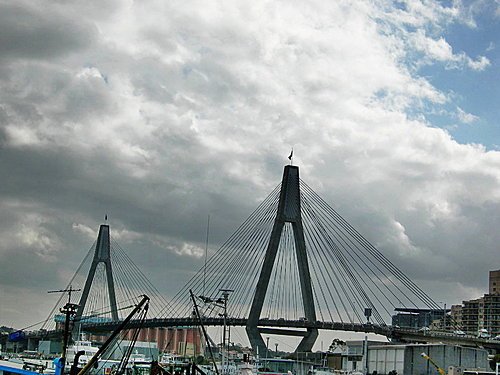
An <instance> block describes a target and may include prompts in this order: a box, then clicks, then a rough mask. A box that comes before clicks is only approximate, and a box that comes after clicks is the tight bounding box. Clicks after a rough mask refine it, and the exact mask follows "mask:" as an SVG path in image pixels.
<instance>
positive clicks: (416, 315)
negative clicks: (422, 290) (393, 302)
mask: <svg viewBox="0 0 500 375" xmlns="http://www.w3.org/2000/svg"><path fill="white" fill-rule="evenodd" d="M394 311H395V312H396V314H395V315H393V316H392V326H393V327H396V326H397V327H400V328H413V329H420V328H423V327H430V326H431V325H432V324H433V323H434V322H435V321H436V320H439V321H440V322H441V321H442V320H443V316H444V315H445V313H446V312H447V310H446V311H445V310H444V309H416V308H396V309H394Z"/></svg>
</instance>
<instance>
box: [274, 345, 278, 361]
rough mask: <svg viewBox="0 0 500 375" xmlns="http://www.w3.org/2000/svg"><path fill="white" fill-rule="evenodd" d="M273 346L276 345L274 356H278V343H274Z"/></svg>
mask: <svg viewBox="0 0 500 375" xmlns="http://www.w3.org/2000/svg"><path fill="white" fill-rule="evenodd" d="M274 346H275V347H276V357H277V356H278V343H277V342H276V343H274Z"/></svg>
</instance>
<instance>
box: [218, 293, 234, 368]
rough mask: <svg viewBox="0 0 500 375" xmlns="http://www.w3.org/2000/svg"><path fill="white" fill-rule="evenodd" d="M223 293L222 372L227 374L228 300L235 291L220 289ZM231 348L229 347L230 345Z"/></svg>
mask: <svg viewBox="0 0 500 375" xmlns="http://www.w3.org/2000/svg"><path fill="white" fill-rule="evenodd" d="M219 290H220V291H221V292H222V299H223V301H222V302H223V304H224V305H223V306H224V315H223V318H224V329H223V333H222V370H223V371H224V373H227V371H228V365H229V363H227V365H226V366H225V367H224V364H225V363H226V362H228V358H227V357H228V350H226V349H228V348H226V330H227V299H228V297H229V292H232V291H233V290H231V289H219ZM228 346H229V345H228Z"/></svg>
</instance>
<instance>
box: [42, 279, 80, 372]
mask: <svg viewBox="0 0 500 375" xmlns="http://www.w3.org/2000/svg"><path fill="white" fill-rule="evenodd" d="M80 290H81V289H73V287H72V286H71V285H70V286H69V288H68V289H61V290H49V291H48V292H47V293H68V302H67V303H66V304H65V305H64V306H63V307H62V308H61V309H59V311H60V312H61V313H63V314H64V315H65V316H66V317H65V319H64V333H63V347H62V356H61V362H62V369H61V375H64V367H65V366H66V351H67V350H68V339H69V332H70V330H69V324H70V321H71V318H72V317H73V316H75V315H76V312H77V310H78V305H77V304H76V303H71V293H72V292H78V291H80Z"/></svg>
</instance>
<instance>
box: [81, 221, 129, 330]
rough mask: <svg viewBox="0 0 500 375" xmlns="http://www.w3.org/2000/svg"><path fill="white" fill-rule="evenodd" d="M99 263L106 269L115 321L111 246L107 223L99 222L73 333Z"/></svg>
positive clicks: (116, 318)
mask: <svg viewBox="0 0 500 375" xmlns="http://www.w3.org/2000/svg"><path fill="white" fill-rule="evenodd" d="M99 263H103V264H104V266H105V269H106V281H107V287H108V297H109V304H110V309H111V318H112V319H113V321H117V320H118V319H119V317H118V309H117V307H116V295H115V284H114V279H113V269H112V267H111V248H110V239H109V225H107V224H101V226H100V227H99V235H98V236H97V243H96V247H95V251H94V258H93V259H92V264H91V266H90V269H89V273H88V275H87V279H86V281H85V287H84V288H83V292H82V295H81V297H80V302H79V303H78V310H77V312H76V315H75V318H74V319H75V322H76V324H75V325H74V327H73V335H74V334H75V333H76V332H78V327H79V326H80V323H81V319H82V316H83V312H84V310H85V304H86V303H87V299H88V297H89V293H90V289H91V287H92V282H93V281H94V277H95V273H96V270H97V266H98V265H99Z"/></svg>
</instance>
